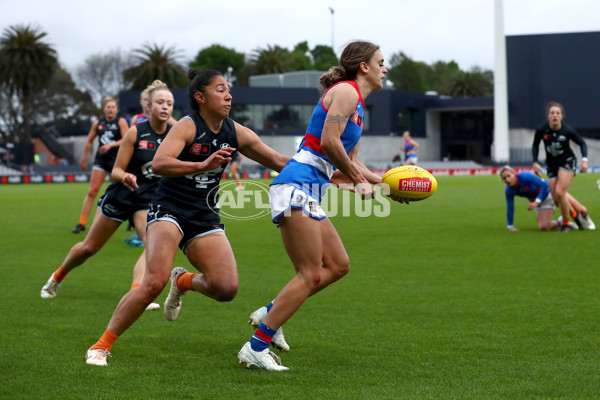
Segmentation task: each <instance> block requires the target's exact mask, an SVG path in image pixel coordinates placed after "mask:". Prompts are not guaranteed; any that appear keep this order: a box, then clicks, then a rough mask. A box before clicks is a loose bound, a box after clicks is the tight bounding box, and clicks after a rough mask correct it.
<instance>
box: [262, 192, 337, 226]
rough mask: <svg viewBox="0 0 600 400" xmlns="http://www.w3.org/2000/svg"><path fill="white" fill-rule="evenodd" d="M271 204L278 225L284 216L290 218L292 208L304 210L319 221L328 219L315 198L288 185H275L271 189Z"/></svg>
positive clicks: (273, 216)
mask: <svg viewBox="0 0 600 400" xmlns="http://www.w3.org/2000/svg"><path fill="white" fill-rule="evenodd" d="M269 202H270V203H271V217H272V221H273V222H274V223H277V220H278V219H279V217H281V216H282V215H285V216H290V214H291V210H292V208H295V209H297V210H304V212H305V213H306V214H307V215H308V216H310V217H312V218H314V219H318V220H319V221H320V220H322V219H324V218H327V214H325V211H323V209H322V208H321V205H320V204H319V202H318V201H317V200H316V199H315V198H314V197H312V196H309V195H308V194H306V193H305V192H304V191H302V190H300V189H298V188H297V187H296V186H293V185H290V184H287V183H282V184H279V185H273V186H271V187H270V188H269Z"/></svg>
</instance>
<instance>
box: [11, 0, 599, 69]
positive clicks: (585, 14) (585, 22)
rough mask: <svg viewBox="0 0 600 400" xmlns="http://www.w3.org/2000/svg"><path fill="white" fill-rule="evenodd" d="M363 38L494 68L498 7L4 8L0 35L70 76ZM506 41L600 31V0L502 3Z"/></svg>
mask: <svg viewBox="0 0 600 400" xmlns="http://www.w3.org/2000/svg"><path fill="white" fill-rule="evenodd" d="M329 6H331V7H332V8H333V9H334V10H335V14H334V16H333V33H334V34H333V39H334V49H335V50H336V52H337V53H338V55H339V53H340V48H341V47H342V46H343V44H344V43H346V42H348V41H350V40H353V39H365V40H370V41H372V42H375V43H377V44H379V45H380V46H381V48H382V51H383V54H384V57H385V58H386V59H387V60H389V59H390V57H391V55H392V54H393V53H398V52H400V51H403V52H404V53H406V54H407V55H408V56H409V57H411V58H412V59H414V60H417V61H425V62H427V63H432V62H435V61H437V60H442V61H446V62H447V61H450V60H454V61H456V62H457V63H458V64H459V66H460V67H461V68H462V69H470V68H471V67H472V66H474V65H478V66H481V67H483V68H486V69H493V67H494V19H493V18H494V16H493V14H494V0H380V1H364V0H345V1H344V0H302V1H298V0H263V1H258V0H256V1H253V0H213V1H210V2H209V1H203V0H195V1H192V0H170V1H165V0H162V1H158V0H146V1H144V2H141V1H135V0H118V1H117V0H101V1H97V2H91V1H87V0H52V1H47V0H0V29H1V30H2V32H3V31H4V29H5V28H6V27H8V26H9V25H12V24H19V23H22V24H28V23H33V24H37V25H38V26H39V27H40V28H41V29H42V30H44V31H45V32H47V33H48V36H47V41H48V42H49V43H51V44H52V45H54V48H55V49H56V50H57V52H58V56H59V60H60V62H61V63H62V64H63V65H64V66H65V67H67V68H68V69H69V70H73V69H74V68H76V67H78V66H80V65H81V64H82V63H83V61H84V60H85V58H86V57H88V56H90V55H91V54H96V53H106V52H108V51H110V50H113V49H116V48H120V49H121V50H123V51H130V50H132V49H134V48H138V47H140V46H141V45H143V44H145V43H157V44H160V45H163V44H164V45H167V46H169V47H171V46H173V47H176V48H179V49H181V50H183V55H184V59H183V61H189V60H191V59H193V58H194V57H195V55H196V54H197V53H198V51H199V50H201V49H203V48H205V47H208V46H210V45H211V44H215V43H217V44H221V45H223V46H226V47H228V48H233V49H235V50H236V51H238V52H243V53H246V54H248V53H250V52H251V51H252V50H254V49H256V48H258V47H261V48H266V47H267V45H279V46H281V47H285V48H287V49H289V50H291V49H292V48H293V46H294V45H295V44H297V43H299V42H301V41H305V40H306V41H308V44H309V46H310V47H311V48H312V47H313V46H315V45H317V44H325V45H329V46H331V44H332V16H331V13H330V11H329ZM504 19H505V24H504V29H505V33H506V34H507V35H521V34H539V33H563V32H585V31H600V0H504Z"/></svg>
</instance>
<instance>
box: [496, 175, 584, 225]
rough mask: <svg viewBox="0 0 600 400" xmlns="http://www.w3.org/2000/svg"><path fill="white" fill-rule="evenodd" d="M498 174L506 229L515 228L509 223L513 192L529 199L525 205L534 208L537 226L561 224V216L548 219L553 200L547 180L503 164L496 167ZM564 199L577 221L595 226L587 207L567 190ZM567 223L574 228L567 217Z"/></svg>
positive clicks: (512, 209)
mask: <svg viewBox="0 0 600 400" xmlns="http://www.w3.org/2000/svg"><path fill="white" fill-rule="evenodd" d="M500 178H501V179H502V181H503V182H504V183H506V190H505V196H506V219H507V226H506V228H507V229H508V230H509V231H518V229H517V228H515V226H514V224H513V218H514V212H515V204H514V198H515V196H520V197H525V198H527V199H529V204H528V205H527V209H528V210H530V211H531V210H534V209H535V215H536V218H537V224H538V228H539V229H540V230H541V231H549V230H552V229H554V228H557V227H560V226H562V224H563V220H562V218H559V219H558V220H556V221H553V220H552V214H554V209H555V205H554V200H553V199H552V193H550V185H549V184H548V182H547V181H545V180H543V179H542V178H540V177H538V176H535V175H534V174H532V173H531V172H527V171H523V172H520V173H518V174H517V173H515V170H514V169H512V168H511V167H510V166H508V165H505V166H504V167H502V168H501V169H500ZM567 199H568V201H569V205H570V210H571V211H570V212H571V216H572V217H573V218H574V219H575V221H578V223H579V224H585V228H586V229H595V228H596V226H595V225H594V222H593V221H592V219H591V218H590V216H589V214H588V213H587V208H585V206H583V205H582V204H581V203H579V202H578V201H577V200H576V199H575V198H574V197H573V196H571V195H570V194H569V193H567ZM567 223H568V224H570V226H571V228H575V229H578V227H577V224H575V223H574V222H570V221H569V222H567Z"/></svg>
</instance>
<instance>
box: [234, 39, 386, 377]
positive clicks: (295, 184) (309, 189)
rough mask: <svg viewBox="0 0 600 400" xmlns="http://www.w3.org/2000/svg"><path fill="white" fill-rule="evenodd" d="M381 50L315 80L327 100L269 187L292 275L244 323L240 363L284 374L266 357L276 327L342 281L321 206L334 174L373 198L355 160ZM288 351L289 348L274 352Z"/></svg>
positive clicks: (343, 265)
mask: <svg viewBox="0 0 600 400" xmlns="http://www.w3.org/2000/svg"><path fill="white" fill-rule="evenodd" d="M383 61H384V60H383V55H382V53H381V51H380V50H379V46H377V45H374V44H372V43H369V42H364V41H356V42H352V43H350V44H348V45H347V46H346V48H345V49H344V50H343V52H342V55H341V58H340V65H339V66H336V67H333V68H331V69H330V70H329V71H328V72H327V73H325V74H324V75H323V76H322V77H321V85H322V86H323V87H324V88H325V89H326V91H325V93H324V94H323V96H322V97H321V99H320V100H319V103H318V104H317V106H316V107H315V110H314V112H313V114H312V117H311V119H310V122H309V124H308V127H307V130H306V132H307V133H306V135H305V137H304V140H303V141H302V142H301V144H300V148H299V150H298V152H297V153H296V154H295V155H294V157H292V159H291V160H290V161H289V162H288V163H287V165H286V166H285V168H284V169H283V171H281V173H280V174H279V175H278V176H277V177H276V178H275V180H274V181H273V183H272V185H271V189H270V193H269V198H270V202H271V215H272V219H273V222H274V223H277V224H278V225H279V227H280V229H281V237H282V239H283V244H284V247H285V249H286V251H287V253H288V256H289V257H290V259H291V261H292V264H293V265H294V268H295V271H296V275H295V276H294V277H293V278H292V280H290V281H289V282H288V283H287V285H286V286H285V287H284V288H283V289H282V290H281V291H280V292H279V294H278V295H277V297H276V298H275V300H274V301H273V302H271V303H270V304H268V305H267V306H265V307H261V308H260V309H258V310H256V311H255V312H253V313H252V314H251V315H250V323H252V324H253V325H258V329H257V330H256V331H255V333H254V335H253V336H252V337H251V339H250V341H248V342H247V343H246V344H244V346H243V347H242V349H241V350H240V351H239V353H238V360H239V362H240V363H243V364H246V365H247V366H248V367H251V366H253V367H256V368H260V369H266V370H271V371H282V370H287V369H288V368H286V367H284V366H282V365H281V364H280V362H279V360H278V358H276V357H274V356H273V355H272V353H271V352H269V345H271V344H274V345H275V340H277V335H279V332H280V329H281V326H282V325H283V324H284V323H285V322H286V321H287V320H288V319H289V318H291V317H292V315H294V313H295V312H296V311H297V310H298V308H300V306H301V305H302V304H303V303H304V301H305V300H306V299H307V298H308V297H309V296H312V295H313V294H315V293H317V292H319V291H320V290H322V289H324V288H325V287H327V286H328V285H330V284H332V283H333V282H336V281H337V280H339V279H340V278H342V277H343V276H344V275H346V274H347V273H348V271H349V268H350V262H349V259H348V254H347V253H346V250H345V249H344V245H343V243H342V241H341V239H340V237H339V235H338V233H337V232H336V230H335V228H334V226H333V224H332V223H331V221H330V220H329V219H328V218H327V216H326V214H325V212H324V211H323V210H322V208H321V206H320V204H319V203H320V201H321V196H322V195H323V194H324V192H325V190H326V189H327V185H328V184H329V181H330V179H331V178H332V176H333V174H334V171H335V170H336V169H337V170H339V171H341V173H343V175H344V176H346V177H347V178H348V179H349V180H350V182H351V183H352V184H353V185H355V187H356V189H355V190H356V192H357V193H358V194H359V195H360V196H361V197H362V198H363V199H368V198H372V196H373V195H374V191H375V189H374V187H373V186H372V185H371V184H377V183H380V182H381V177H380V176H378V175H376V174H374V173H373V172H371V171H369V170H368V169H367V168H366V167H365V166H364V165H363V164H361V163H360V162H359V161H358V160H357V157H356V156H357V152H358V141H359V139H360V136H361V133H362V127H363V117H364V99H365V98H366V97H367V96H368V95H369V94H370V93H372V92H374V91H376V90H379V89H381V88H382V87H383V79H384V78H385V75H386V73H387V69H386V67H385V66H384V65H383ZM276 347H279V348H280V349H282V347H283V350H287V349H288V348H289V346H287V345H286V346H280V345H277V346H276Z"/></svg>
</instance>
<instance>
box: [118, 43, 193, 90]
mask: <svg viewBox="0 0 600 400" xmlns="http://www.w3.org/2000/svg"><path fill="white" fill-rule="evenodd" d="M133 56H134V66H133V67H130V68H128V69H126V70H125V71H124V72H123V78H124V81H125V84H126V85H129V86H130V87H131V89H133V90H143V89H145V88H146V87H147V86H148V85H149V84H150V83H152V81H154V80H155V79H160V80H161V81H163V82H164V83H166V84H167V86H169V87H170V88H172V89H174V88H181V87H186V86H187V84H188V79H187V74H186V71H185V69H184V67H183V66H182V65H181V64H180V63H179V60H180V58H181V51H180V50H178V49H176V48H174V47H165V46H164V45H162V46H159V45H158V44H145V45H143V46H142V47H141V48H139V49H135V50H133Z"/></svg>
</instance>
